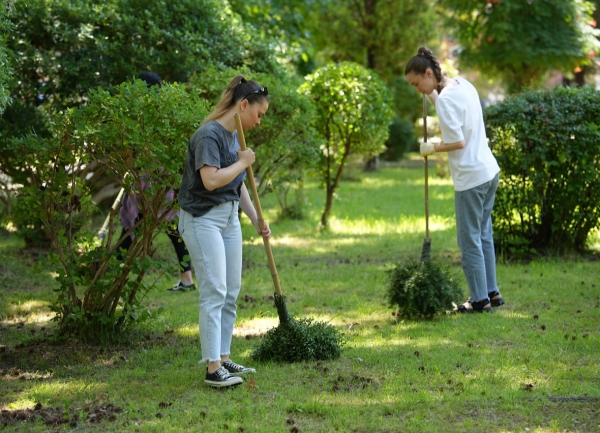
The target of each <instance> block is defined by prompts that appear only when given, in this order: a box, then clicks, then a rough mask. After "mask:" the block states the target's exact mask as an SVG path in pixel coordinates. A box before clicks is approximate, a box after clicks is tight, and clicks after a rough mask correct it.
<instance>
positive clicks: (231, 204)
mask: <svg viewBox="0 0 600 433" xmlns="http://www.w3.org/2000/svg"><path fill="white" fill-rule="evenodd" d="M238 205H239V202H238V201H228V202H226V203H223V204H221V205H218V206H215V207H213V208H212V209H211V210H210V211H209V212H208V213H207V214H205V215H203V216H201V217H194V216H192V215H191V214H189V213H187V212H186V211H184V210H183V209H182V210H181V212H180V215H179V233H180V234H181V237H182V238H183V241H184V242H185V245H186V246H187V248H188V251H189V253H190V257H191V258H192V263H193V265H194V270H195V272H196V280H197V281H198V289H199V292H200V319H199V326H200V348H201V350H202V360H201V361H200V362H212V361H220V360H221V355H229V354H230V352H231V339H232V337H233V326H234V324H235V319H236V316H237V313H236V310H237V307H236V300H237V297H238V295H239V293H240V286H241V283H242V231H241V227H240V220H239V217H238Z"/></svg>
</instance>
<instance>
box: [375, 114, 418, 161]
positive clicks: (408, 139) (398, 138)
mask: <svg viewBox="0 0 600 433" xmlns="http://www.w3.org/2000/svg"><path fill="white" fill-rule="evenodd" d="M417 145H418V142H417V139H416V138H415V134H414V126H413V124H412V123H411V122H409V121H408V120H405V119H399V118H396V119H395V120H394V122H393V123H392V124H391V125H390V135H389V137H388V139H387V141H386V142H385V147H386V150H385V152H383V153H382V154H381V157H382V159H384V160H386V161H399V160H401V159H402V157H403V156H404V154H405V153H406V152H408V151H409V150H410V149H411V148H414V147H416V146H417Z"/></svg>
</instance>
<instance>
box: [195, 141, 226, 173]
mask: <svg viewBox="0 0 600 433" xmlns="http://www.w3.org/2000/svg"><path fill="white" fill-rule="evenodd" d="M192 146H193V149H194V160H195V163H196V164H195V167H194V171H198V170H200V169H201V168H202V167H204V166H205V165H210V166H211V167H217V168H221V157H220V156H219V155H220V152H219V142H218V140H217V139H216V137H214V136H212V135H201V136H199V137H194V140H193V141H192Z"/></svg>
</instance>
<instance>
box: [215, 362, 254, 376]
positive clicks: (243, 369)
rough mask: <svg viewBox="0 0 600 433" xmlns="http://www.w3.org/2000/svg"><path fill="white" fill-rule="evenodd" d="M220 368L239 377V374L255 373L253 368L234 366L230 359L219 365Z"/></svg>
mask: <svg viewBox="0 0 600 433" xmlns="http://www.w3.org/2000/svg"><path fill="white" fill-rule="evenodd" d="M221 366H222V367H224V368H225V370H227V371H228V372H230V373H231V374H237V375H239V374H246V373H256V370H255V369H254V368H250V367H244V366H243V365H239V364H236V363H235V362H233V361H232V360H231V359H230V360H228V361H225V362H223V363H222V364H221Z"/></svg>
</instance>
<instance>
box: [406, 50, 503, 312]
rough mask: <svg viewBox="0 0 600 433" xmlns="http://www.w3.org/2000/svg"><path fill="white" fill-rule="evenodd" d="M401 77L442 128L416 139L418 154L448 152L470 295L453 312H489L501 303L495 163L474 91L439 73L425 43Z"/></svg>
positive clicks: (463, 262) (457, 222) (467, 84)
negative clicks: (438, 137)
mask: <svg viewBox="0 0 600 433" xmlns="http://www.w3.org/2000/svg"><path fill="white" fill-rule="evenodd" d="M404 75H405V77H406V80H407V81H408V83H409V84H411V85H412V86H413V87H414V88H415V89H416V90H417V92H419V93H424V94H426V95H429V98H430V100H431V102H432V103H433V104H434V105H435V109H436V111H437V115H438V118H439V122H440V129H441V131H442V142H441V143H433V142H422V143H421V148H420V150H421V155H422V156H429V155H432V154H433V153H435V152H448V161H449V165H450V174H451V175H452V181H453V183H454V206H455V213H456V232H457V239H458V246H459V248H460V250H461V253H462V259H461V262H462V268H463V271H464V274H465V277H466V280H467V285H468V287H469V293H470V298H469V300H467V301H466V302H465V303H464V304H462V305H460V306H458V307H457V308H455V309H454V311H455V312H459V313H472V312H474V311H477V312H483V311H487V312H491V311H492V306H500V305H502V304H504V300H503V299H502V296H501V295H500V292H499V289H498V286H497V283H496V256H495V252H494V239H493V237H492V217H491V214H492V208H493V206H494V197H495V195H496V190H497V189H498V179H499V173H500V167H499V166H498V163H497V162H496V158H495V157H494V155H493V154H492V151H491V150H490V148H489V146H488V143H487V138H486V135H485V126H484V123H483V113H482V109H481V104H480V100H479V95H478V93H477V90H476V89H475V87H473V85H472V84H471V83H470V82H468V81H467V80H465V79H464V78H453V79H451V78H448V77H447V76H446V75H444V74H442V70H441V68H440V64H439V62H438V61H437V59H436V58H435V56H434V55H433V53H432V52H431V51H430V50H429V49H427V48H425V47H421V48H419V51H418V54H417V55H416V56H413V57H412V58H411V59H410V60H409V62H408V63H407V65H406V67H405V70H404Z"/></svg>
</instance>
